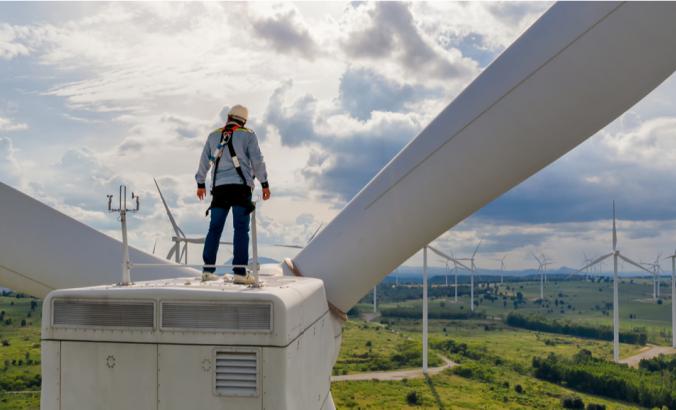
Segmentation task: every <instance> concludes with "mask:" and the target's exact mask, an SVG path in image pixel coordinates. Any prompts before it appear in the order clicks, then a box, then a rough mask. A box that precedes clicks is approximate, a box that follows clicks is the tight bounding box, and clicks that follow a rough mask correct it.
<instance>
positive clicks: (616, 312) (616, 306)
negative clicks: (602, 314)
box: [574, 201, 652, 363]
mask: <svg viewBox="0 0 676 410" xmlns="http://www.w3.org/2000/svg"><path fill="white" fill-rule="evenodd" d="M611 256H612V258H613V360H614V361H615V362H616V363H617V362H619V361H620V298H619V291H618V287H619V276H618V274H617V263H618V260H619V259H621V260H623V261H625V262H627V263H628V264H630V265H634V266H635V267H637V268H639V269H641V270H643V271H646V272H648V273H652V272H650V271H649V270H648V269H646V268H644V267H643V266H641V264H639V263H637V262H634V261H633V260H631V259H629V258H627V257H626V256H624V255H622V254H621V253H620V251H619V249H617V228H616V224H615V201H613V251H612V252H610V253H608V254H606V255H603V256H600V257H598V258H596V259H595V260H593V261H592V262H591V263H589V264H587V265H585V266H583V267H582V268H580V269H578V270H577V271H576V272H574V273H579V272H582V271H584V270H585V269H588V268H590V267H592V266H594V265H596V264H599V263H601V262H602V261H604V260H606V259H608V258H610V257H611Z"/></svg>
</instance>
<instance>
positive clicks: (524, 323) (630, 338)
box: [505, 312, 648, 345]
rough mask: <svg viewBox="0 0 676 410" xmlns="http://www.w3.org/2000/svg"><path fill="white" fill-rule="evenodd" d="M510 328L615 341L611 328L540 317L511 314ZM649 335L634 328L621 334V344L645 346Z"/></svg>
mask: <svg viewBox="0 0 676 410" xmlns="http://www.w3.org/2000/svg"><path fill="white" fill-rule="evenodd" d="M505 323H507V324H508V325H509V326H513V327H520V328H523V329H528V330H536V331H541V332H549V333H559V334H563V335H570V336H577V337H584V338H588V339H598V340H613V329H612V328H611V327H610V326H598V325H597V326H590V325H585V324H579V323H574V322H572V321H570V320H548V319H545V318H544V317H542V316H538V315H523V314H519V313H514V312H512V313H510V314H509V315H507V319H506V320H505ZM647 341H648V334H647V332H646V330H645V329H643V328H634V329H632V330H628V331H622V332H621V333H620V342H622V343H631V344H637V345H645V344H646V342H647Z"/></svg>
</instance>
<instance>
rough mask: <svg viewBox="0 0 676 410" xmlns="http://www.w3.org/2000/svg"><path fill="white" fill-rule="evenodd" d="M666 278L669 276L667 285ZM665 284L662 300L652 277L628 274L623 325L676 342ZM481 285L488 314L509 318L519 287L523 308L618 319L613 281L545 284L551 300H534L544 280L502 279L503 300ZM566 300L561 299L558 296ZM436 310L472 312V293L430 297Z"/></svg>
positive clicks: (558, 315)
mask: <svg viewBox="0 0 676 410" xmlns="http://www.w3.org/2000/svg"><path fill="white" fill-rule="evenodd" d="M665 284H666V281H665V282H664V285H665ZM664 285H663V287H662V294H661V300H662V304H657V303H655V302H654V301H653V300H652V283H651V282H650V281H648V280H646V279H622V280H621V282H620V287H619V294H620V331H621V330H622V329H625V330H629V329H633V328H636V327H643V328H645V329H646V332H647V334H648V342H649V343H654V344H660V345H669V344H671V295H670V292H669V291H668V287H667V286H664ZM485 287H486V284H485V283H481V284H480V285H479V286H478V290H477V295H476V300H477V301H478V302H479V306H477V308H476V311H477V312H480V313H484V314H485V315H486V316H488V317H499V318H504V317H505V316H506V315H507V314H509V313H510V312H513V311H515V309H514V305H513V301H512V300H511V298H512V297H513V296H516V294H517V293H518V292H521V293H522V294H523V298H524V299H525V300H526V303H525V304H521V305H519V306H518V308H517V309H516V311H518V312H520V313H526V314H529V313H538V314H542V315H545V316H546V317H547V318H548V319H568V320H574V321H576V322H578V323H588V324H592V325H605V326H611V325H612V282H605V281H602V282H588V281H582V280H580V281H549V282H548V283H547V284H546V285H545V292H544V293H545V303H543V304H538V303H534V302H535V300H536V299H538V298H539V295H540V284H539V282H515V283H505V284H504V285H500V286H499V288H498V293H499V294H501V295H503V296H504V298H505V299H503V296H498V299H497V300H494V301H491V300H488V299H487V298H484V297H482V296H481V295H480V294H479V293H480V292H479V290H482V289H484V288H485ZM557 301H558V302H561V301H563V302H562V303H559V304H558V305H557V304H556V302H557ZM420 304H421V301H420V300H409V301H403V302H393V303H384V304H382V305H381V306H382V307H383V308H386V307H396V306H404V307H405V306H419V305H420ZM429 304H430V310H432V309H445V310H447V311H448V312H449V313H459V312H466V311H467V309H469V297H468V296H467V295H462V296H460V297H459V300H458V303H457V304H455V303H453V299H452V298H439V299H434V300H430V302H429Z"/></svg>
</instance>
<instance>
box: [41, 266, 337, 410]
mask: <svg viewBox="0 0 676 410" xmlns="http://www.w3.org/2000/svg"><path fill="white" fill-rule="evenodd" d="M264 284H265V285H264V286H263V287H261V288H247V287H244V286H238V285H233V284H229V283H223V282H222V281H218V282H209V283H206V284H203V283H200V282H199V281H196V280H195V279H194V278H188V279H171V280H165V281H152V282H143V283H138V284H134V285H132V286H125V287H120V286H99V287H90V288H80V289H66V290H58V291H53V292H51V293H49V295H47V297H46V298H45V301H44V306H43V319H42V376H43V377H42V379H43V387H42V399H41V408H42V409H43V410H51V409H69V410H71V409H87V410H93V409H125V410H127V409H134V410H146V409H148V410H150V409H158V410H159V409H162V410H169V409H176V410H179V409H181V410H185V409H324V408H333V402H332V400H331V397H330V392H329V389H330V377H329V375H330V374H331V368H332V367H333V364H334V362H335V355H334V354H333V352H335V351H337V349H336V348H335V347H336V344H339V343H340V340H339V338H340V336H338V337H334V335H336V334H338V335H339V334H340V330H339V328H340V326H339V325H337V324H336V322H335V320H334V319H332V317H331V315H330V314H329V310H328V307H327V302H326V296H325V292H324V286H323V283H322V281H321V280H318V279H312V278H296V277H269V278H265V279H264ZM336 326H338V327H337V328H336ZM300 369H302V371H301V370H300ZM318 392H319V393H318Z"/></svg>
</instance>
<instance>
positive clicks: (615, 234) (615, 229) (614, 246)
mask: <svg viewBox="0 0 676 410" xmlns="http://www.w3.org/2000/svg"><path fill="white" fill-rule="evenodd" d="M613 250H614V251H616V250H617V228H616V227H615V200H613Z"/></svg>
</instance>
